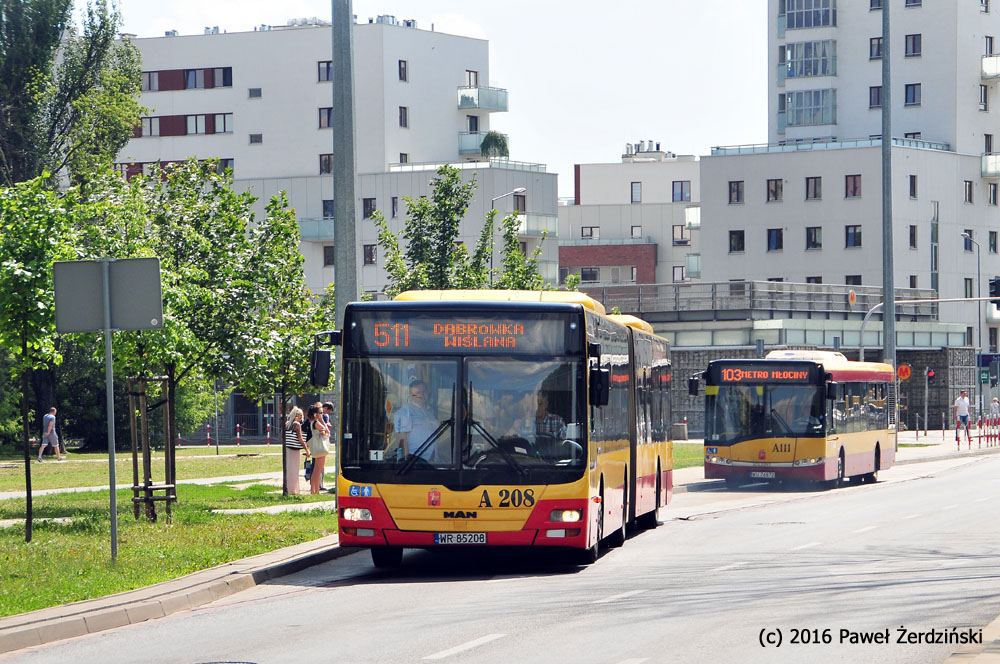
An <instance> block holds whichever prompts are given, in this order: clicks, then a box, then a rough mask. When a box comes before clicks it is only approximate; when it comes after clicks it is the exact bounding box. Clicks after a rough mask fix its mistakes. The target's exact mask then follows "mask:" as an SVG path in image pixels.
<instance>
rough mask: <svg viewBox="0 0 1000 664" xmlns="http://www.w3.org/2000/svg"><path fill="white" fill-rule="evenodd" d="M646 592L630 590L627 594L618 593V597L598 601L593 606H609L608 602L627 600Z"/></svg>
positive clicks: (613, 596)
mask: <svg viewBox="0 0 1000 664" xmlns="http://www.w3.org/2000/svg"><path fill="white" fill-rule="evenodd" d="M644 592H646V591H645V589H643V590H630V591H628V592H627V593H618V594H617V595H612V596H611V597H605V598H604V599H599V600H596V601H594V602H591V604H607V603H608V602H614V601H615V600H619V599H625V598H626V597H633V596H635V595H638V594H639V593H644Z"/></svg>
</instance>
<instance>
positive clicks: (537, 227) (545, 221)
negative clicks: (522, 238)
mask: <svg viewBox="0 0 1000 664" xmlns="http://www.w3.org/2000/svg"><path fill="white" fill-rule="evenodd" d="M517 218H518V220H519V221H520V222H521V225H520V226H518V228H517V234H518V235H527V236H532V237H541V236H542V235H544V236H545V237H547V238H556V237H559V217H557V216H556V215H554V214H535V213H532V212H519V213H518V215H517Z"/></svg>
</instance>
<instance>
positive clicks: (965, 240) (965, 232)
mask: <svg viewBox="0 0 1000 664" xmlns="http://www.w3.org/2000/svg"><path fill="white" fill-rule="evenodd" d="M974 238H975V236H974V235H973V234H972V229H971V228H964V229H962V249H964V250H965V251H968V252H970V253H971V252H972V240H973V239H974Z"/></svg>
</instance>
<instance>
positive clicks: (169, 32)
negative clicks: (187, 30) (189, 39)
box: [163, 30, 177, 37]
mask: <svg viewBox="0 0 1000 664" xmlns="http://www.w3.org/2000/svg"><path fill="white" fill-rule="evenodd" d="M163 36H164V37H176V36H177V31H176V30H167V31H166V32H164V33H163Z"/></svg>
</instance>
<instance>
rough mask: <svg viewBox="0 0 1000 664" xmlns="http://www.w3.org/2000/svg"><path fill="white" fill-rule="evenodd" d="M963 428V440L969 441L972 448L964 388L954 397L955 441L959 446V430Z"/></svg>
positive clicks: (967, 403)
mask: <svg viewBox="0 0 1000 664" xmlns="http://www.w3.org/2000/svg"><path fill="white" fill-rule="evenodd" d="M963 428H964V429H965V440H966V441H967V442H968V443H969V448H970V449H971V448H972V436H971V435H970V434H969V397H968V396H967V395H966V392H965V390H962V393H961V394H960V395H958V398H957V399H955V443H956V444H958V445H959V446H961V444H962V443H961V441H960V440H959V435H958V434H959V432H960V431H961V430H962V429H963Z"/></svg>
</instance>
